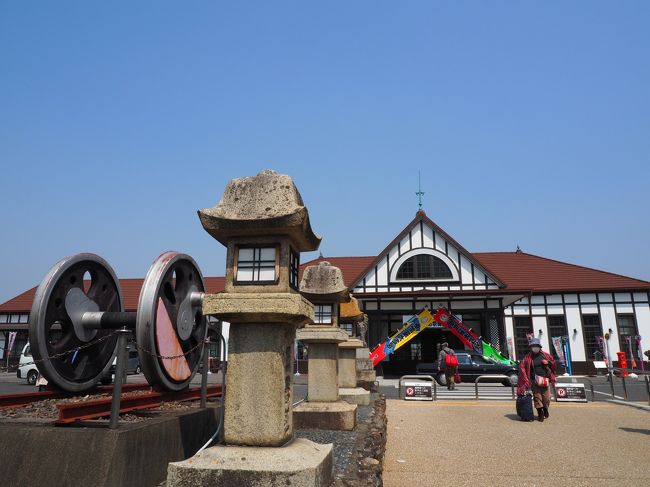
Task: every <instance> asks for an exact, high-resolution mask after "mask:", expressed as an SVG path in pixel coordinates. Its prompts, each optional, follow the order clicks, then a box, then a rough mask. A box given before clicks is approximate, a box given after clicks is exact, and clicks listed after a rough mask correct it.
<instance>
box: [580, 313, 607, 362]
mask: <svg viewBox="0 0 650 487" xmlns="http://www.w3.org/2000/svg"><path fill="white" fill-rule="evenodd" d="M585 318H588V319H589V320H591V319H592V318H595V319H597V320H598V333H596V334H595V335H594V340H595V337H597V336H603V322H602V320H601V319H600V315H599V314H598V313H581V314H580V321H581V324H582V342H583V346H584V350H585V361H592V362H593V361H594V360H595V358H594V353H595V352H600V351H601V350H600V347H599V346H598V340H595V343H596V345H595V349H594V350H593V351H591V353H590V352H589V347H591V346H592V345H591V343H587V328H585V325H586V320H585ZM588 326H589V327H592V326H593V325H592V324H589V325H588ZM594 328H595V327H594ZM590 333H591V330H590Z"/></svg>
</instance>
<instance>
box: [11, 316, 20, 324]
mask: <svg viewBox="0 0 650 487" xmlns="http://www.w3.org/2000/svg"><path fill="white" fill-rule="evenodd" d="M11 322H12V323H20V315H11Z"/></svg>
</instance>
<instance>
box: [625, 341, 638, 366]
mask: <svg viewBox="0 0 650 487" xmlns="http://www.w3.org/2000/svg"><path fill="white" fill-rule="evenodd" d="M624 338H625V343H626V344H627V348H628V351H629V352H630V358H631V359H632V363H631V364H630V368H631V369H636V359H635V358H634V353H632V337H631V336H629V335H626V336H625V337H624Z"/></svg>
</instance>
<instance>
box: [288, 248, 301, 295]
mask: <svg viewBox="0 0 650 487" xmlns="http://www.w3.org/2000/svg"><path fill="white" fill-rule="evenodd" d="M299 272H300V254H299V253H298V252H296V251H295V250H293V247H289V285H290V286H291V287H292V288H293V289H296V290H298V289H299V286H300V281H299V280H298V274H299Z"/></svg>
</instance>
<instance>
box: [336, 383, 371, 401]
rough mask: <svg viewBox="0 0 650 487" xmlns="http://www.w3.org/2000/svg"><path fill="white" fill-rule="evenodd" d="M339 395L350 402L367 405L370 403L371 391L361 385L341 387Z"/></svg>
mask: <svg viewBox="0 0 650 487" xmlns="http://www.w3.org/2000/svg"><path fill="white" fill-rule="evenodd" d="M339 397H340V398H341V399H342V400H343V401H345V402H349V403H350V404H358V405H359V406H367V405H368V404H370V391H366V390H365V389H362V388H361V387H355V388H347V387H341V388H340V389H339Z"/></svg>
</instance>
